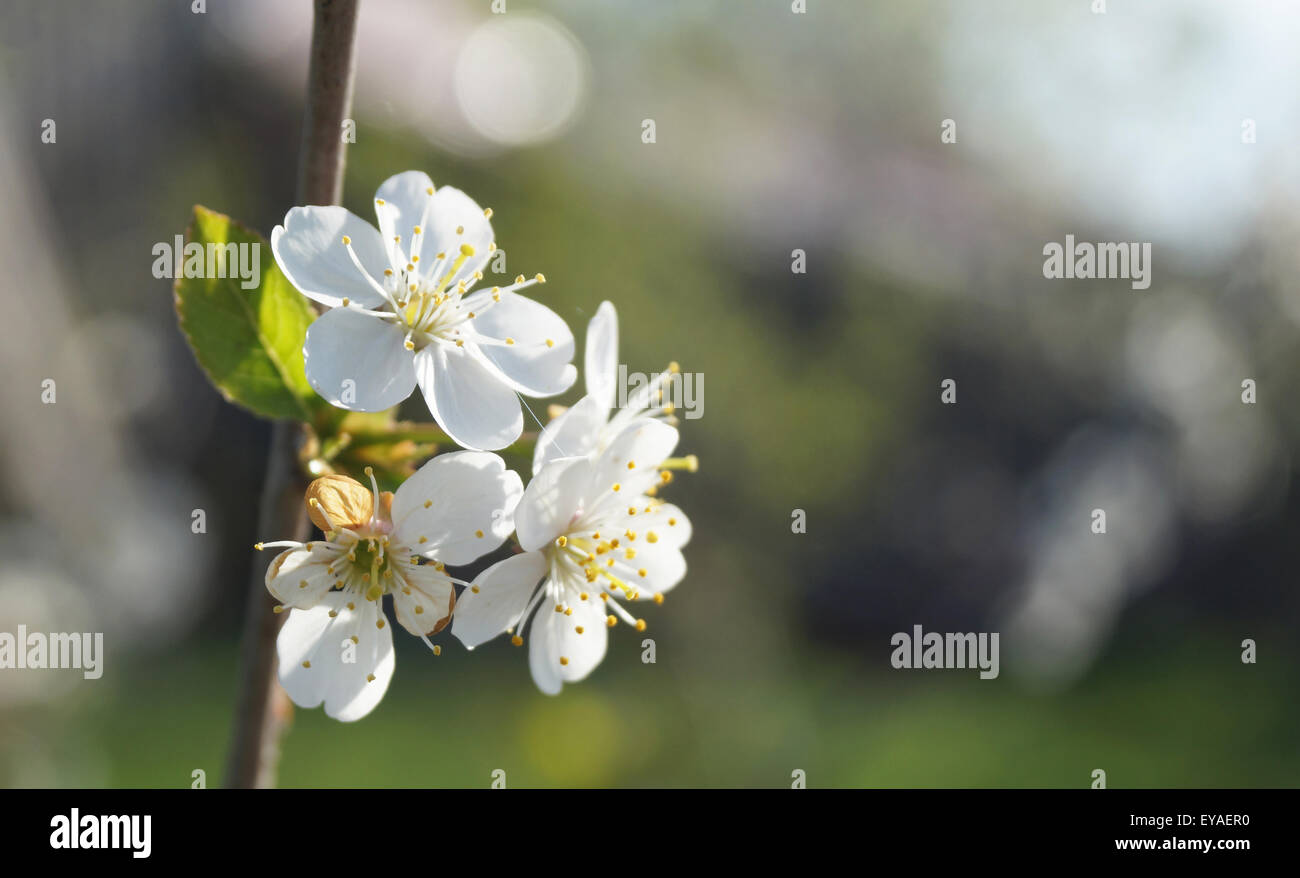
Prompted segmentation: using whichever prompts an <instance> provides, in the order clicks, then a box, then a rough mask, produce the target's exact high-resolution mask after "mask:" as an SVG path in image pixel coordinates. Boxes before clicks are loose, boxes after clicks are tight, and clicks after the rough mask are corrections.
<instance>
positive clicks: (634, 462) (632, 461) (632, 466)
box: [627, 460, 636, 469]
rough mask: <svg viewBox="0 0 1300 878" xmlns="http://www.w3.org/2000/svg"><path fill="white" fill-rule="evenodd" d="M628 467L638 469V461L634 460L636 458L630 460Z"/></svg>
mask: <svg viewBox="0 0 1300 878" xmlns="http://www.w3.org/2000/svg"><path fill="white" fill-rule="evenodd" d="M627 468H628V469H636V461H634V460H629V461H628V462H627Z"/></svg>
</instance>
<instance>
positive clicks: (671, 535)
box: [635, 503, 691, 549]
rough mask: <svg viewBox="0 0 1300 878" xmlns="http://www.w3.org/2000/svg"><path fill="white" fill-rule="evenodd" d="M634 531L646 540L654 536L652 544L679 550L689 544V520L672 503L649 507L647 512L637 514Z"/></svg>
mask: <svg viewBox="0 0 1300 878" xmlns="http://www.w3.org/2000/svg"><path fill="white" fill-rule="evenodd" d="M670 522H671V524H670ZM635 530H636V531H637V532H638V533H640V534H643V535H644V536H645V538H646V540H649V539H650V534H654V539H655V543H654V544H658V543H663V544H664V545H666V546H672V547H673V548H675V549H680V548H681V547H682V546H684V545H686V544H687V543H688V542H690V539H691V520H690V519H689V518H687V517H686V515H685V513H683V512H682V511H681V510H680V509H678V508H677V507H676V506H674V505H673V504H672V503H661V504H658V505H653V506H651V507H650V511H649V512H639V513H638V515H637V517H636V527H635Z"/></svg>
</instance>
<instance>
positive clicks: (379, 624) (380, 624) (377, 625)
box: [375, 619, 384, 628]
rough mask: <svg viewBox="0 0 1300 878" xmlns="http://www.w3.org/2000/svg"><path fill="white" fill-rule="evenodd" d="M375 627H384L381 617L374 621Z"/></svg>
mask: <svg viewBox="0 0 1300 878" xmlns="http://www.w3.org/2000/svg"><path fill="white" fill-rule="evenodd" d="M375 627H376V628H383V627H384V620H383V619H380V620H379V621H378V622H376V623H375Z"/></svg>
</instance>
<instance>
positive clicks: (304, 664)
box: [302, 662, 311, 668]
mask: <svg viewBox="0 0 1300 878" xmlns="http://www.w3.org/2000/svg"><path fill="white" fill-rule="evenodd" d="M302 666H303V667H304V668H310V667H311V662H303V663H302Z"/></svg>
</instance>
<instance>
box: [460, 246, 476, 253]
mask: <svg viewBox="0 0 1300 878" xmlns="http://www.w3.org/2000/svg"><path fill="white" fill-rule="evenodd" d="M460 252H461V254H462V255H464V256H473V255H474V248H473V247H471V246H470V245H469V244H461V245H460Z"/></svg>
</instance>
